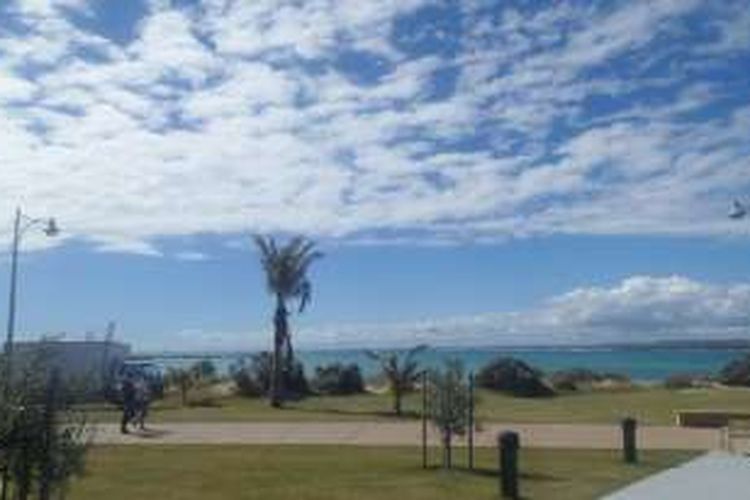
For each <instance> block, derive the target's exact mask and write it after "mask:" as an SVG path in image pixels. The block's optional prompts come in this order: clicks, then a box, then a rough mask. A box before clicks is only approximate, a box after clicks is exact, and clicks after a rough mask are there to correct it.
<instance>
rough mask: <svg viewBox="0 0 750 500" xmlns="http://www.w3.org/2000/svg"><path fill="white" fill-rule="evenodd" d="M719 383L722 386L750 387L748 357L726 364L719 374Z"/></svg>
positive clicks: (749, 356)
mask: <svg viewBox="0 0 750 500" xmlns="http://www.w3.org/2000/svg"><path fill="white" fill-rule="evenodd" d="M719 381H720V382H721V383H722V384H724V385H732V386H743V387H747V386H750V355H745V356H743V357H741V358H738V359H735V360H733V361H730V362H729V363H727V365H726V366H724V368H722V369H721V372H719Z"/></svg>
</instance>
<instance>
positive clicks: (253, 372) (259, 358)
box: [231, 351, 310, 397]
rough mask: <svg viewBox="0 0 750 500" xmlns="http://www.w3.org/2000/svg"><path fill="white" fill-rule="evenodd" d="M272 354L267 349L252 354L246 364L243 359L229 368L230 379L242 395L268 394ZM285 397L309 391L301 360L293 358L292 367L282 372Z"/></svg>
mask: <svg viewBox="0 0 750 500" xmlns="http://www.w3.org/2000/svg"><path fill="white" fill-rule="evenodd" d="M272 371H273V355H272V354H271V353H270V352H268V351H263V352H259V353H258V354H253V356H251V358H250V363H249V364H248V363H247V362H246V361H245V360H243V361H241V362H240V363H239V364H238V365H236V366H234V367H233V368H232V370H231V374H232V379H233V380H234V383H235V384H236V385H237V390H238V392H239V393H240V395H242V396H247V397H258V396H264V395H266V394H268V392H269V390H270V389H271V373H272ZM284 391H285V392H286V397H301V396H306V395H308V394H309V393H310V386H309V385H308V383H307V378H306V377H305V369H304V366H303V365H302V362H301V361H299V360H294V363H293V364H292V369H291V370H290V371H288V372H284Z"/></svg>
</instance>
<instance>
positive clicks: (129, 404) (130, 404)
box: [120, 374, 135, 434]
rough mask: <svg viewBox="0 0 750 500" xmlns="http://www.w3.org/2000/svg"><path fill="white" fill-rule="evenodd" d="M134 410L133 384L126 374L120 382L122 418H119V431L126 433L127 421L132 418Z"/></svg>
mask: <svg viewBox="0 0 750 500" xmlns="http://www.w3.org/2000/svg"><path fill="white" fill-rule="evenodd" d="M134 411H135V384H134V383H133V379H132V377H131V376H130V375H129V374H128V375H126V376H125V380H123V382H122V420H120V432H122V433H123V434H127V433H128V423H129V422H130V421H131V420H132V419H133V416H134Z"/></svg>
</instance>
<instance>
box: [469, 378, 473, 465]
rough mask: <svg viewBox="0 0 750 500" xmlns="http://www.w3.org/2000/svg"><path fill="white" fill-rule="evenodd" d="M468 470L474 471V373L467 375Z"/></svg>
mask: <svg viewBox="0 0 750 500" xmlns="http://www.w3.org/2000/svg"><path fill="white" fill-rule="evenodd" d="M468 444H469V470H474V373H473V372H472V373H469V443H468Z"/></svg>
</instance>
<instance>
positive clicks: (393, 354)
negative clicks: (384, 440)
mask: <svg viewBox="0 0 750 500" xmlns="http://www.w3.org/2000/svg"><path fill="white" fill-rule="evenodd" d="M425 349H427V346H426V345H418V346H416V347H413V348H411V349H409V350H408V351H406V353H403V354H401V353H399V352H398V351H385V352H384V351H366V352H365V354H366V355H367V356H368V357H369V358H371V359H373V360H375V361H377V362H378V363H379V364H380V369H381V371H382V373H383V376H385V378H386V380H387V381H388V388H389V389H390V391H391V394H393V411H394V413H395V414H396V415H399V416H400V415H401V413H402V409H401V401H402V399H403V396H404V394H405V393H406V392H408V391H410V390H412V389H413V388H414V383H415V382H416V381H417V379H418V378H419V373H420V370H419V363H418V362H417V360H416V359H415V358H416V356H417V354H419V353H421V352H422V351H424V350H425Z"/></svg>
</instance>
